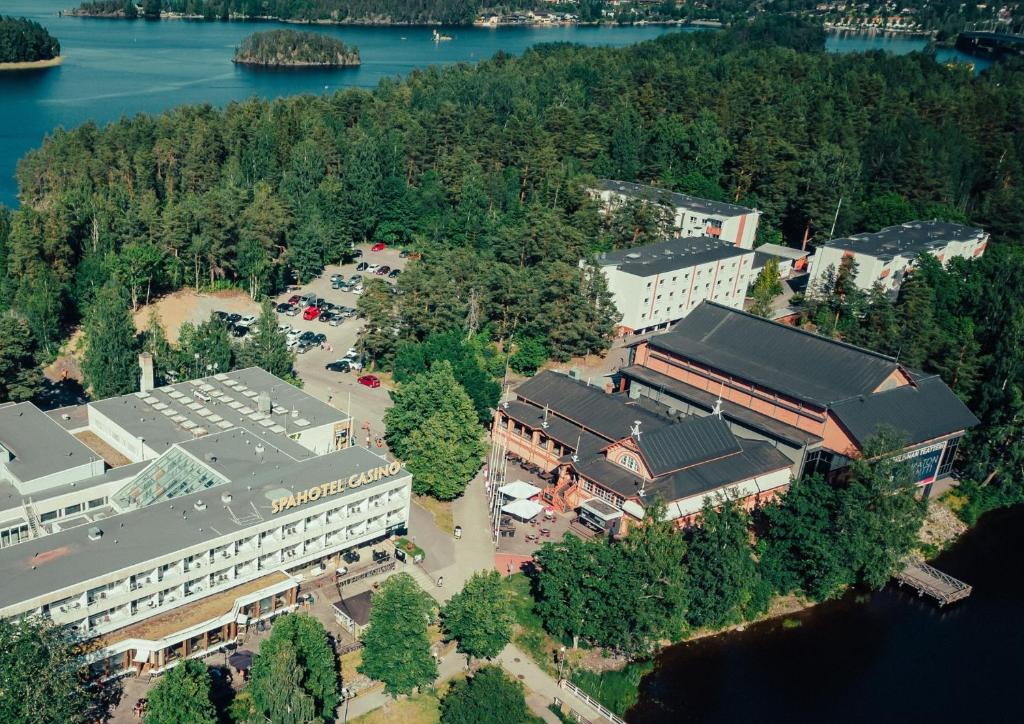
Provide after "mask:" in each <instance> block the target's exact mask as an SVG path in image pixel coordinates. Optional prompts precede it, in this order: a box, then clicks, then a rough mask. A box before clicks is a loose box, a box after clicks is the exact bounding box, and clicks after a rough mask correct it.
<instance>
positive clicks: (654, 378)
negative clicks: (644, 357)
mask: <svg viewBox="0 0 1024 724" xmlns="http://www.w3.org/2000/svg"><path fill="white" fill-rule="evenodd" d="M620 371H621V372H622V374H624V375H625V376H626V377H628V378H629V379H631V380H639V381H640V382H642V383H644V384H645V385H650V386H651V387H654V388H656V389H658V390H662V391H664V392H666V393H667V394H669V395H671V396H672V397H675V398H676V399H679V400H685V401H686V402H688V403H690V404H691V405H695V406H696V407H699V408H701V409H702V410H705V411H706V412H711V410H712V409H714V405H715V403H716V402H717V401H718V396H717V395H715V394H714V393H711V392H708V391H706V390H702V389H700V388H699V387H694V386H693V385H688V384H687V383H685V382H680V381H679V380H677V379H674V378H672V377H669V376H668V375H665V374H662V373H661V372H655V371H654V370H649V369H647V368H646V367H642V366H640V365H630V366H629V367H624V368H623V369H622V370H620ZM655 404H660V403H655ZM721 406H722V408H721V409H722V417H724V418H725V419H726V420H733V421H734V422H736V423H737V424H739V425H741V426H743V427H746V428H749V429H751V430H756V431H758V432H760V433H763V434H765V435H768V436H769V437H772V438H776V439H778V440H782V441H783V442H787V443H789V444H791V445H795V446H797V447H802V446H805V445H812V444H814V443H818V442H821V440H822V438H821V437H820V436H818V435H815V434H814V433H812V432H808V431H807V430H803V429H801V428H799V427H796V426H794V425H787V424H786V423H784V422H780V421H778V420H776V419H774V418H772V417H768V416H767V415H762V414H761V413H760V412H756V411H755V410H751V409H749V408H747V407H744V406H743V405H738V404H736V403H735V402H731V401H729V400H722V401H721Z"/></svg>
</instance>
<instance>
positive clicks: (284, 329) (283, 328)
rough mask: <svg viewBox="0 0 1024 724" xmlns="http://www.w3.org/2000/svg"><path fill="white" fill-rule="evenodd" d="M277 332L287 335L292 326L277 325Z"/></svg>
mask: <svg viewBox="0 0 1024 724" xmlns="http://www.w3.org/2000/svg"><path fill="white" fill-rule="evenodd" d="M277 331H278V332H284V333H285V334H288V332H290V331H292V325H290V324H284V323H282V324H279V325H277Z"/></svg>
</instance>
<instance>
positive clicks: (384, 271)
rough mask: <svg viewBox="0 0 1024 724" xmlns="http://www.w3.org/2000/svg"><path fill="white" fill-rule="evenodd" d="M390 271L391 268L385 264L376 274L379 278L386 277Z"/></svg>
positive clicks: (378, 268)
mask: <svg viewBox="0 0 1024 724" xmlns="http://www.w3.org/2000/svg"><path fill="white" fill-rule="evenodd" d="M389 271H391V267H389V266H388V265H387V264H385V265H384V266H380V267H377V271H375V272H374V274H376V275H377V276H384V275H385V274H387V273H388V272H389Z"/></svg>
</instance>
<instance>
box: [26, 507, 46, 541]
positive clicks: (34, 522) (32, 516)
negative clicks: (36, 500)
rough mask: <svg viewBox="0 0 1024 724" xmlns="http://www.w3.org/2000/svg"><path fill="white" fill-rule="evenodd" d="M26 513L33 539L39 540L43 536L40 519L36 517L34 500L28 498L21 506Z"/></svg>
mask: <svg viewBox="0 0 1024 724" xmlns="http://www.w3.org/2000/svg"><path fill="white" fill-rule="evenodd" d="M21 508H22V510H24V511H25V519H26V520H27V521H28V530H29V533H30V534H31V536H32V538H38V537H39V536H41V535H42V534H43V532H42V529H41V525H40V523H39V518H37V517H36V511H35V508H33V507H32V498H28V499H27V500H26V501H25V503H23V504H22V506H21Z"/></svg>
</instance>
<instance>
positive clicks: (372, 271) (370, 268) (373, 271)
mask: <svg viewBox="0 0 1024 724" xmlns="http://www.w3.org/2000/svg"><path fill="white" fill-rule="evenodd" d="M378 269H380V264H370V266H368V267H366V273H367V274H376V273H377V270H378Z"/></svg>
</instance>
